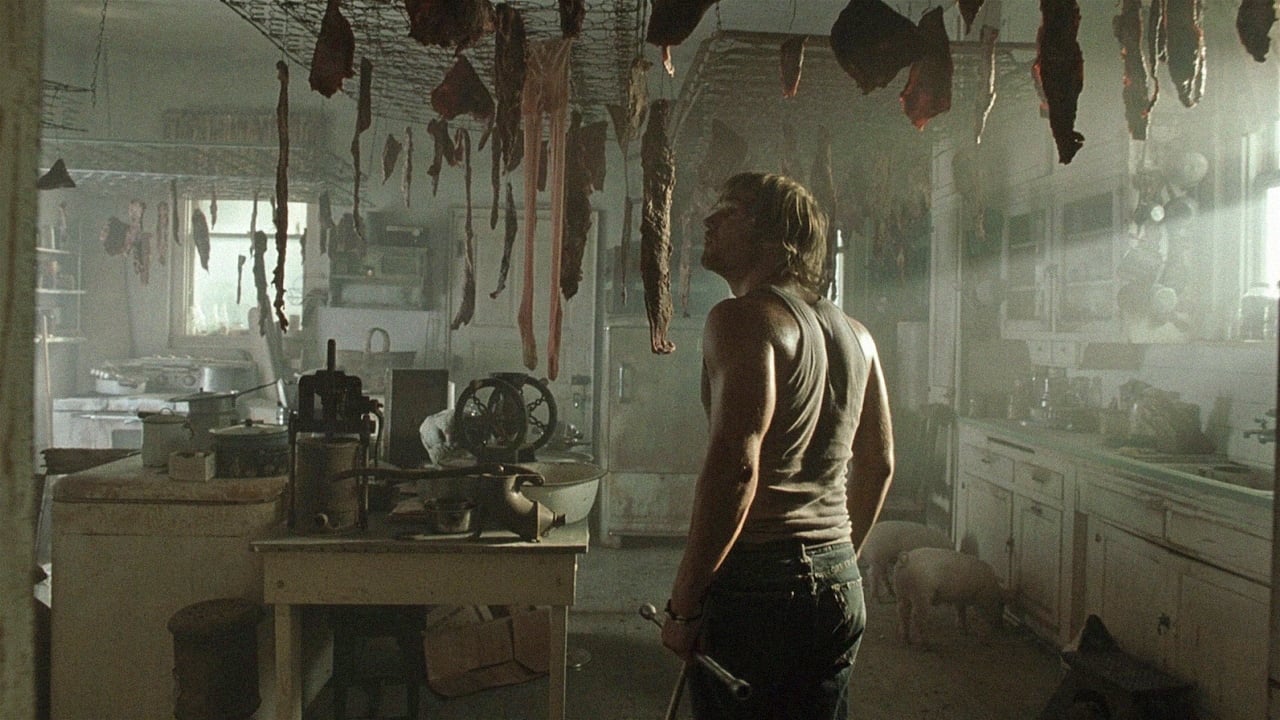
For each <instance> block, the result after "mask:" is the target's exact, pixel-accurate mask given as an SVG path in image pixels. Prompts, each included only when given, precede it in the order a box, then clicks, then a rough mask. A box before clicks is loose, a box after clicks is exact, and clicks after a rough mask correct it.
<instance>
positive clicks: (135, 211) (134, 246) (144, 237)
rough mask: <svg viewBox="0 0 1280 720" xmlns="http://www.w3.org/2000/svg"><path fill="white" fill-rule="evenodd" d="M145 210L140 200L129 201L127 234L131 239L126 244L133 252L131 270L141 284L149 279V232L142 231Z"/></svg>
mask: <svg viewBox="0 0 1280 720" xmlns="http://www.w3.org/2000/svg"><path fill="white" fill-rule="evenodd" d="M146 212H147V204H146V203H144V202H142V201H141V200H130V201H129V234H130V236H131V237H132V241H126V245H127V246H128V247H129V249H130V250H131V251H132V254H133V271H134V272H136V273H137V274H138V281H139V282H141V283H142V284H143V285H147V284H149V283H150V281H151V234H150V233H146V232H143V231H142V221H143V217H144V216H145V215H146Z"/></svg>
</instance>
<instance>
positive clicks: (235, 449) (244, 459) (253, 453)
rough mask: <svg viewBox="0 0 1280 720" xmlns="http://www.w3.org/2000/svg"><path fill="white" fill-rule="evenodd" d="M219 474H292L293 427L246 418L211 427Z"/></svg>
mask: <svg viewBox="0 0 1280 720" xmlns="http://www.w3.org/2000/svg"><path fill="white" fill-rule="evenodd" d="M210 433H211V434H212V435H213V451H214V456H215V459H214V466H215V468H216V471H215V475H216V477H223V478H252V477H279V476H284V475H288V474H289V431H288V429H287V428H285V427H284V426H283V425H262V424H255V423H252V422H249V421H247V420H246V421H245V422H244V423H243V424H240V425H233V426H231V427H224V428H218V429H215V430H211V431H210Z"/></svg>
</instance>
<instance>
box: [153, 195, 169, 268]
mask: <svg viewBox="0 0 1280 720" xmlns="http://www.w3.org/2000/svg"><path fill="white" fill-rule="evenodd" d="M156 262H159V263H160V264H161V265H165V264H167V263H168V262H169V203H167V202H165V201H164V200H161V201H160V202H159V203H157V204H156Z"/></svg>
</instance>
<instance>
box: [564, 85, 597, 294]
mask: <svg viewBox="0 0 1280 720" xmlns="http://www.w3.org/2000/svg"><path fill="white" fill-rule="evenodd" d="M571 118H572V119H571V120H570V122H569V135H568V138H567V141H566V143H565V144H566V149H565V155H566V157H565V175H564V185H565V187H564V252H563V253H562V254H561V256H560V261H561V262H560V292H561V293H562V294H563V295H564V299H566V300H568V299H569V298H571V297H573V296H574V295H577V294H578V283H580V282H581V281H582V255H583V253H584V252H585V251H586V248H587V233H588V232H590V231H591V188H592V184H591V170H590V169H589V168H588V167H587V163H588V162H589V160H588V158H587V153H588V152H590V151H589V150H588V148H587V147H586V142H585V138H584V137H583V129H582V113H579V112H578V111H576V110H575V111H573V113H572V115H571Z"/></svg>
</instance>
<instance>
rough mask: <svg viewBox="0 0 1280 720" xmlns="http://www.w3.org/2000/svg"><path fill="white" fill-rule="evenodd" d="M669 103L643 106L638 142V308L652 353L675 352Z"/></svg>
mask: <svg viewBox="0 0 1280 720" xmlns="http://www.w3.org/2000/svg"><path fill="white" fill-rule="evenodd" d="M670 112H671V101H670V100H654V101H653V102H652V103H650V105H649V123H648V125H647V126H646V127H645V131H644V135H643V136H642V137H641V138H640V167H641V172H642V174H643V176H644V205H643V206H642V208H641V210H640V277H641V278H642V279H643V280H644V309H645V313H646V314H647V315H648V316H649V343H650V347H651V349H652V350H653V352H655V353H658V354H663V355H665V354H667V353H670V352H673V351H674V350H675V349H676V346H675V343H673V342H671V340H670V339H669V337H668V335H667V331H668V327H669V326H670V325H671V314H672V308H671V197H672V193H673V192H674V190H675V186H676V155H675V151H674V150H673V149H672V147H671V139H670V137H669V136H668V135H667V116H668V115H669V114H670Z"/></svg>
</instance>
